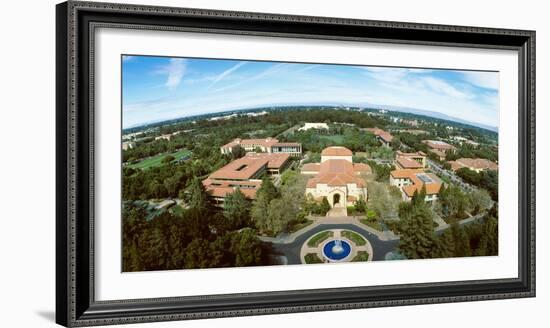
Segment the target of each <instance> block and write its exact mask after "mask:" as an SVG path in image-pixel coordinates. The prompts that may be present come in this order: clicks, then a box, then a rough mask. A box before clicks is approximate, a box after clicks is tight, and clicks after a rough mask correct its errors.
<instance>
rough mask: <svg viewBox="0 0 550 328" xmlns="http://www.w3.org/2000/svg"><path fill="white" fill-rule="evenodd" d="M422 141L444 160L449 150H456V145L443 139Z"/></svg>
mask: <svg viewBox="0 0 550 328" xmlns="http://www.w3.org/2000/svg"><path fill="white" fill-rule="evenodd" d="M422 143H424V144H426V145H427V146H428V147H429V148H430V151H431V152H432V153H434V154H436V155H437V156H439V159H440V160H444V159H445V156H446V155H447V153H448V152H450V151H455V150H456V147H455V146H453V145H450V144H448V143H446V142H445V141H441V140H424V141H422Z"/></svg>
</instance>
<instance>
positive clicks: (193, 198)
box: [179, 178, 210, 212]
mask: <svg viewBox="0 0 550 328" xmlns="http://www.w3.org/2000/svg"><path fill="white" fill-rule="evenodd" d="M179 197H180V198H183V199H184V201H185V202H186V203H187V206H189V207H190V208H195V209H197V210H199V211H201V212H206V211H207V210H208V209H209V207H210V197H209V196H208V193H207V192H206V190H205V189H204V185H203V184H202V182H201V180H200V179H199V178H194V179H193V180H191V184H190V185H189V187H187V190H185V191H183V190H182V192H180V196H179Z"/></svg>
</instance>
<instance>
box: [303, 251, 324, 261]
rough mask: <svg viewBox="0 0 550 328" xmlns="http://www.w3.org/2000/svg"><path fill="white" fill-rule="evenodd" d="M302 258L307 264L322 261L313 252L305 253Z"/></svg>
mask: <svg viewBox="0 0 550 328" xmlns="http://www.w3.org/2000/svg"><path fill="white" fill-rule="evenodd" d="M304 259H305V260H306V263H307V264H313V263H323V261H322V260H321V259H320V258H319V256H317V254H315V253H308V254H306V256H304Z"/></svg>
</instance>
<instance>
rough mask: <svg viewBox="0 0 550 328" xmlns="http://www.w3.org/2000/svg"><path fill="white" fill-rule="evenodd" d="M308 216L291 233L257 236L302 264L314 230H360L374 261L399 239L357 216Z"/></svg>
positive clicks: (472, 219)
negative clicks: (305, 222) (306, 223)
mask: <svg viewBox="0 0 550 328" xmlns="http://www.w3.org/2000/svg"><path fill="white" fill-rule="evenodd" d="M482 217H483V214H478V215H476V216H473V217H470V218H468V219H464V220H461V221H459V222H458V224H459V225H467V224H470V223H472V222H475V221H477V220H479V219H480V218H482ZM310 219H312V220H313V221H314V222H313V223H312V224H310V225H309V226H307V227H305V228H303V229H300V230H298V231H296V232H294V233H291V234H282V235H279V236H277V237H262V236H259V239H260V240H262V241H263V242H265V243H269V244H271V247H272V248H273V253H274V255H275V256H277V257H279V258H281V257H284V259H281V260H282V261H284V262H285V264H301V263H302V261H301V257H300V251H301V249H302V245H303V244H304V243H305V241H306V240H308V239H309V238H310V237H312V236H313V235H314V234H316V233H318V232H321V231H323V230H330V229H345V230H351V231H354V232H357V233H359V234H360V235H361V236H363V237H364V238H365V239H366V240H367V241H368V242H369V243H370V244H371V245H372V249H373V252H374V255H373V256H372V260H373V261H383V260H385V255H386V254H387V253H388V252H391V251H393V250H394V249H395V247H397V245H398V243H399V236H397V235H395V234H394V233H393V232H392V231H383V232H382V231H378V230H376V229H374V228H371V227H369V226H367V225H365V224H363V223H361V221H359V219H358V218H357V217H352V216H346V217H313V218H310ZM450 227H451V225H450V224H445V225H440V226H439V227H437V228H436V229H435V232H436V233H437V234H440V233H441V232H443V231H444V230H445V229H448V228H450Z"/></svg>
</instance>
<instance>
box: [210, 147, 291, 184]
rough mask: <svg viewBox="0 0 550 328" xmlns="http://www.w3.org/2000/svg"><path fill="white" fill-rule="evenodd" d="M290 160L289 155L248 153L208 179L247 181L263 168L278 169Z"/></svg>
mask: <svg viewBox="0 0 550 328" xmlns="http://www.w3.org/2000/svg"><path fill="white" fill-rule="evenodd" d="M289 158H290V154H283V153H278V154H266V153H261V154H257V153H248V154H246V156H244V157H241V158H239V159H236V160H234V161H233V162H231V163H229V164H227V165H226V166H224V167H222V168H221V169H219V170H217V171H215V172H214V173H212V174H210V176H209V178H210V179H228V180H229V179H235V180H247V179H250V178H252V177H253V176H254V175H255V174H256V173H257V172H258V171H259V170H261V169H262V168H263V167H266V168H270V169H278V168H280V167H282V166H283V165H284V163H285V162H286V161H287V160H288V159H289Z"/></svg>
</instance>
